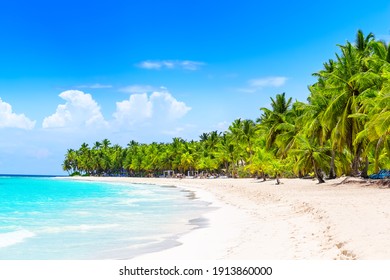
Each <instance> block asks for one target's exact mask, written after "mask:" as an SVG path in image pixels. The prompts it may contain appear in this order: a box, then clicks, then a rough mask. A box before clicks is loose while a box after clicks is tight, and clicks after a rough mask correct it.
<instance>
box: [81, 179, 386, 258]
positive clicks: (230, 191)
mask: <svg viewBox="0 0 390 280" xmlns="http://www.w3.org/2000/svg"><path fill="white" fill-rule="evenodd" d="M76 179H81V180H97V181H115V182H130V183H151V184H158V185H175V186H179V187H184V188H186V189H190V190H193V191H195V192H196V194H197V196H198V197H199V198H200V199H203V200H207V201H210V202H212V204H211V207H216V210H213V211H210V212H209V213H207V214H206V215H205V218H207V219H208V220H209V225H208V226H207V227H204V228H200V229H196V230H193V231H191V232H190V233H188V234H185V235H183V236H181V237H180V239H179V242H180V243H182V245H180V246H177V247H174V248H171V249H167V250H163V251H160V252H156V253H151V254H146V255H143V256H140V257H139V259H164V260H165V259H182V260H186V259H187V260H191V259H196V260H218V259H236V260H248V259H273V260H292V259H305V260H313V259H314V260H315V259H321V260H332V259H390V203H389V202H390V189H388V188H379V187H376V186H371V185H370V186H369V185H368V184H359V183H352V184H350V183H349V184H337V183H339V182H341V181H342V180H343V178H340V179H337V180H332V181H328V182H327V183H325V184H321V185H318V184H316V181H313V180H307V179H306V180H304V179H282V184H281V185H275V181H266V182H261V181H258V180H254V179H156V178H94V177H83V178H76Z"/></svg>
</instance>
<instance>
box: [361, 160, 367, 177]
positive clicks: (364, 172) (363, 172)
mask: <svg viewBox="0 0 390 280" xmlns="http://www.w3.org/2000/svg"><path fill="white" fill-rule="evenodd" d="M368 164H369V161H368V156H366V157H365V164H364V168H363V170H362V175H361V176H362V177H363V178H366V179H367V178H368V174H367V173H368Z"/></svg>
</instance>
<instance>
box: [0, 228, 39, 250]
mask: <svg viewBox="0 0 390 280" xmlns="http://www.w3.org/2000/svg"><path fill="white" fill-rule="evenodd" d="M34 236H35V234H34V233H33V232H31V231H28V230H25V229H22V230H17V231H12V232H6V233H1V234H0V248H4V247H8V246H11V245H14V244H17V243H21V242H23V241H24V240H25V239H27V238H31V237H34Z"/></svg>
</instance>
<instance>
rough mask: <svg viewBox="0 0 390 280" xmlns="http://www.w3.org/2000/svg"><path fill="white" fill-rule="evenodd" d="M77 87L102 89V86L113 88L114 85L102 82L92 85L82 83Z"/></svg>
mask: <svg viewBox="0 0 390 280" xmlns="http://www.w3.org/2000/svg"><path fill="white" fill-rule="evenodd" d="M77 88H92V89H101V88H112V85H102V84H99V83H97V84H92V85H80V86H77Z"/></svg>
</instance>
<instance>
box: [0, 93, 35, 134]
mask: <svg viewBox="0 0 390 280" xmlns="http://www.w3.org/2000/svg"><path fill="white" fill-rule="evenodd" d="M35 123H36V121H32V120H30V119H29V118H27V117H26V116H25V115H24V114H15V113H13V112H12V106H11V105H10V104H8V103H6V102H4V101H2V100H1V98H0V128H3V127H14V128H21V129H28V130H30V129H33V128H34V126H35Z"/></svg>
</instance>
